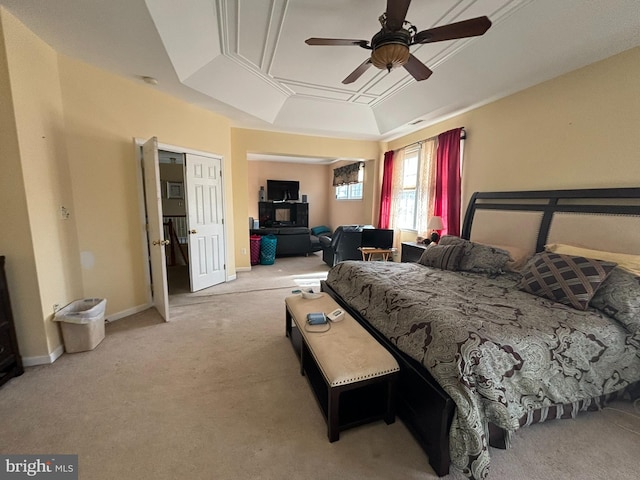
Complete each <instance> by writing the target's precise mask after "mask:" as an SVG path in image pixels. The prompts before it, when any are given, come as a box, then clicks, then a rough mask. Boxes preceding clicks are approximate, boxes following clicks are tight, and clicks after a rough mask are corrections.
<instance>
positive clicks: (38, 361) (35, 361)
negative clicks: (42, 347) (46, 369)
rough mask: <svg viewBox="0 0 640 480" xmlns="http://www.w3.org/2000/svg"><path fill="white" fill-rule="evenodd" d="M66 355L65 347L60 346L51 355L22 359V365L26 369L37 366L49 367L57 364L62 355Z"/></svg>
mask: <svg viewBox="0 0 640 480" xmlns="http://www.w3.org/2000/svg"><path fill="white" fill-rule="evenodd" d="M63 353H64V347H63V346H62V345H58V346H57V347H56V349H55V350H54V351H53V352H51V353H50V354H49V355H41V356H38V357H22V365H24V366H25V367H34V366H36V365H49V364H51V363H53V362H55V361H56V360H57V359H58V358H59V357H60V355H62V354H63Z"/></svg>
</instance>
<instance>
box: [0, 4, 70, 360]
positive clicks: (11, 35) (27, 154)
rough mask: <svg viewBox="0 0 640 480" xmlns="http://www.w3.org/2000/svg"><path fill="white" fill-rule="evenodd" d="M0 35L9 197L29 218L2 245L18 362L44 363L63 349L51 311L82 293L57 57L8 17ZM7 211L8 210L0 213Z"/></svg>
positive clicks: (18, 224) (4, 19)
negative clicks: (9, 118) (10, 130)
mask: <svg viewBox="0 0 640 480" xmlns="http://www.w3.org/2000/svg"><path fill="white" fill-rule="evenodd" d="M2 29H3V35H4V39H5V41H6V46H7V65H8V71H9V77H10V82H11V100H12V103H13V108H14V115H15V128H16V132H17V139H18V145H19V154H18V155H19V156H17V157H16V156H15V155H12V157H11V158H12V163H14V168H15V169H16V170H15V171H13V172H10V173H9V176H10V177H11V176H14V175H16V174H17V173H19V172H20V171H21V172H22V179H18V178H16V179H15V180H16V181H15V184H13V185H10V186H8V191H9V192H12V194H15V195H16V196H17V197H18V199H19V198H20V197H22V196H23V195H26V207H27V211H26V212H25V211H24V209H23V208H22V207H23V205H20V206H19V207H18V210H17V211H16V212H14V214H15V213H17V214H19V215H20V216H21V217H22V218H21V219H20V220H18V221H17V222H16V224H17V225H16V226H18V228H20V227H19V226H20V225H21V224H23V222H24V221H25V220H28V224H29V229H28V230H26V229H24V230H23V231H21V234H22V235H24V236H22V238H20V239H19V240H17V239H11V240H10V239H6V240H10V241H11V243H10V244H8V245H3V250H4V253H5V254H6V255H7V257H8V264H9V272H8V273H9V276H10V277H11V282H12V284H11V286H10V288H11V290H12V292H11V295H12V297H13V298H12V302H13V308H14V311H15V316H16V330H17V334H18V339H19V343H20V348H21V350H22V354H23V355H27V356H35V357H48V356H49V355H50V354H51V353H52V352H53V351H54V350H55V349H56V348H59V347H60V343H61V342H60V336H59V329H58V325H57V324H56V323H54V322H52V321H51V318H52V316H53V305H54V304H60V305H64V304H66V303H68V302H69V301H71V300H73V299H74V298H77V297H78V296H79V295H81V292H82V286H81V282H80V271H79V261H78V256H77V237H76V218H75V215H74V213H75V212H74V202H73V197H72V193H71V190H72V189H71V182H70V176H69V169H68V165H67V162H66V147H65V142H64V129H65V126H64V118H63V106H62V96H61V91H60V82H59V76H58V65H57V54H56V52H55V51H54V50H52V49H51V48H50V47H49V46H48V45H46V44H45V43H44V42H42V41H41V40H40V39H39V38H37V37H36V36H35V35H33V34H32V33H31V32H30V31H29V30H28V29H26V28H25V27H24V25H22V24H21V23H20V22H19V21H18V20H17V19H16V18H15V17H13V16H12V15H11V14H9V13H8V12H7V11H2ZM3 104H4V102H3ZM7 104H8V105H10V104H11V102H8V103H7ZM3 170H6V169H3ZM3 176H4V172H3ZM20 180H21V181H20ZM3 190H4V189H3ZM11 203H14V204H15V203H16V201H14V202H11ZM20 203H22V202H20ZM61 206H64V207H65V208H66V209H67V211H68V212H70V217H69V218H68V219H62V218H61V216H60V207H61ZM5 210H6V211H12V208H11V207H8V208H7V206H6V205H5ZM9 215H12V214H11V213H10V214H9ZM13 221H15V220H14V219H12V220H11V221H10V223H9V224H11V223H13ZM3 237H4V235H3ZM3 239H4V238H3ZM14 241H15V243H13V242H14ZM23 262H24V263H23ZM34 263H35V276H34V272H33V265H34ZM23 268H24V270H23ZM43 340H44V341H43Z"/></svg>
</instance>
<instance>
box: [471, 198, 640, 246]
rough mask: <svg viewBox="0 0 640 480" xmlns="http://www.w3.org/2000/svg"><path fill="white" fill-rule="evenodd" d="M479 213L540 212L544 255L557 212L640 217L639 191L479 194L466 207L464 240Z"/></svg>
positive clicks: (539, 243) (538, 239)
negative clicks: (480, 211) (493, 211)
mask: <svg viewBox="0 0 640 480" xmlns="http://www.w3.org/2000/svg"><path fill="white" fill-rule="evenodd" d="M478 210H502V211H523V212H540V213H541V221H540V226H539V230H538V237H537V241H536V251H537V252H541V251H543V250H544V245H545V243H546V242H547V238H548V235H549V228H550V226H551V221H552V220H553V216H554V215H555V214H556V213H560V212H562V213H565V212H569V213H584V214H605V215H624V216H640V188H592V189H580V190H533V191H522V192H476V193H474V194H473V195H472V197H471V199H470V201H469V205H468V207H467V212H466V214H465V217H464V223H463V225H462V235H461V236H462V238H466V239H470V237H471V227H472V224H473V219H474V216H475V213H476V212H477V211H478ZM638 235H640V232H638Z"/></svg>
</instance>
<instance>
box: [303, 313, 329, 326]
mask: <svg viewBox="0 0 640 480" xmlns="http://www.w3.org/2000/svg"><path fill="white" fill-rule="evenodd" d="M307 323H308V324H309V325H321V324H323V323H327V316H326V315H325V314H324V313H323V312H317V313H307Z"/></svg>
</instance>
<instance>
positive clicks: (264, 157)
mask: <svg viewBox="0 0 640 480" xmlns="http://www.w3.org/2000/svg"><path fill="white" fill-rule="evenodd" d="M247 160H248V161H250V162H283V163H304V164H314V165H331V164H332V163H335V162H337V161H339V160H341V159H340V158H333V157H302V156H297V155H283V154H274V153H250V152H247Z"/></svg>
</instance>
